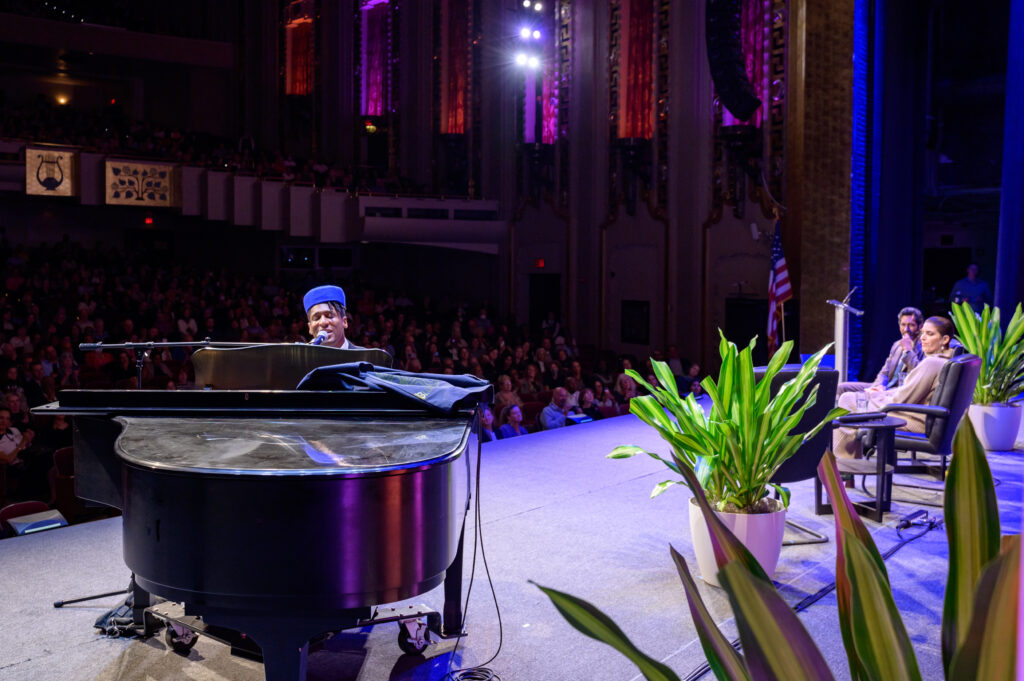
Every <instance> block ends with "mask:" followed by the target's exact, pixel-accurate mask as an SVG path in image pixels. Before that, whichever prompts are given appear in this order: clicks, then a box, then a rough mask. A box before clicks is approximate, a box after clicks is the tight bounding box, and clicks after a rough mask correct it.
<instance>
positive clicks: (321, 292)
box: [302, 286, 345, 314]
mask: <svg viewBox="0 0 1024 681" xmlns="http://www.w3.org/2000/svg"><path fill="white" fill-rule="evenodd" d="M330 302H337V303H341V306H342V307H345V292H344V291H342V290H341V287H340V286H317V287H316V288H311V289H309V292H308V293H307V294H306V295H304V296H303V297H302V306H303V307H305V308H306V314H309V310H310V308H312V307H313V306H314V305H319V304H320V303H330Z"/></svg>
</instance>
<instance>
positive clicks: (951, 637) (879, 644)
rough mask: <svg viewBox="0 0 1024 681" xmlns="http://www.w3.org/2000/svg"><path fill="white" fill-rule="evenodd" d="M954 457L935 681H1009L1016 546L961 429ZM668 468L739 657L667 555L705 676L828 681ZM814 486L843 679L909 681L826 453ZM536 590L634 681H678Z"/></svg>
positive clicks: (789, 618)
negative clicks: (832, 536)
mask: <svg viewBox="0 0 1024 681" xmlns="http://www.w3.org/2000/svg"><path fill="white" fill-rule="evenodd" d="M953 451H954V456H953V458H952V463H951V465H950V469H949V477H948V478H947V481H946V500H945V509H944V511H945V520H946V532H947V537H948V539H949V562H950V569H949V576H948V579H947V584H946V598H945V607H944V609H943V621H942V650H943V668H944V670H945V678H946V679H948V680H950V681H952V680H953V679H956V680H960V679H985V680H986V681H1011V680H1012V679H1014V678H1015V673H1016V672H1015V669H1016V637H1017V603H1018V595H1019V594H1018V590H1019V574H1020V560H1021V545H1020V544H1021V542H1020V537H1019V536H1014V537H1004V540H1003V542H1002V546H1000V542H999V515H998V509H997V507H996V498H995V487H994V485H993V482H992V474H991V471H990V470H989V467H988V463H987V461H986V460H985V451H984V449H982V446H981V443H980V442H979V441H978V438H977V436H976V435H975V433H974V428H973V426H972V425H971V422H970V420H969V419H963V420H962V421H961V424H960V428H959V429H958V430H957V433H956V437H955V440H954V444H953ZM677 465H679V466H680V470H681V471H682V473H683V475H684V477H686V479H687V482H688V483H689V484H690V485H691V486H692V487H691V488H692V489H694V495H695V497H696V499H697V502H698V503H699V504H700V506H701V508H702V509H703V510H704V518H705V520H706V522H707V524H708V530H709V532H710V535H711V540H712V545H713V547H714V549H715V558H716V561H717V563H718V566H719V570H720V572H719V579H720V581H721V582H722V585H723V587H724V589H725V591H726V592H727V594H728V596H729V602H730V604H731V605H732V610H733V614H734V615H735V617H736V623H737V628H738V629H739V634H740V641H741V643H742V645H743V654H742V655H741V654H740V653H739V652H738V651H737V650H735V649H734V648H733V647H732V646H731V645H730V644H729V642H728V640H727V639H726V638H725V637H724V636H723V635H722V632H721V631H720V630H719V629H718V627H717V625H716V624H715V622H714V620H713V619H712V618H711V616H710V614H709V613H708V610H707V608H706V607H705V605H704V602H703V600H702V599H701V597H700V594H699V592H698V591H697V587H696V584H695V583H694V580H693V578H692V577H691V576H690V571H689V568H688V567H687V565H686V561H685V560H684V559H683V557H682V556H680V555H679V553H678V552H677V551H676V550H675V549H674V548H671V547H670V553H671V555H672V559H673V561H674V562H675V564H676V569H677V571H678V572H679V577H680V579H681V580H682V582H683V588H684V589H685V591H686V597H687V601H688V602H689V606H690V613H691V616H692V617H693V621H694V624H695V627H696V630H697V634H698V636H699V638H700V642H701V646H702V647H703V649H704V654H705V655H706V656H707V659H708V664H709V665H710V666H711V669H712V671H713V672H714V674H715V676H716V677H717V678H718V679H719V680H720V681H749V680H750V679H757V680H758V681H775V680H778V681H783V680H786V681H822V680H828V679H833V678H834V677H833V675H832V673H831V671H830V670H829V668H828V666H827V665H826V663H825V660H824V656H823V655H822V654H821V652H820V651H819V650H818V648H817V646H816V645H815V643H814V641H813V639H812V638H811V637H810V635H809V634H808V633H807V630H806V629H805V628H804V626H803V624H802V623H801V622H800V620H799V618H798V617H797V616H796V613H794V612H793V610H792V609H791V608H790V607H789V606H788V605H787V604H786V602H785V601H784V600H783V599H782V597H781V596H780V595H779V594H778V593H777V592H776V591H775V589H774V587H773V585H772V583H771V581H770V580H769V579H768V577H767V576H766V575H765V574H764V571H763V570H761V568H760V565H758V563H757V561H756V560H754V558H753V557H752V556H751V555H750V553H749V552H748V551H747V550H746V549H745V548H744V547H743V545H742V544H741V543H740V542H739V541H738V540H737V539H736V537H735V536H733V535H732V533H730V532H729V530H728V528H726V527H725V525H724V524H723V523H722V521H721V520H720V519H719V518H718V516H717V515H715V514H714V513H711V512H710V505H709V503H708V500H707V498H706V497H705V495H704V493H703V491H702V490H701V489H700V486H699V485H698V484H697V480H696V478H695V477H694V474H693V471H692V470H690V469H689V468H688V467H687V466H686V465H685V464H684V463H683V462H681V461H677ZM818 474H819V477H820V478H821V479H822V482H823V483H824V484H825V488H826V490H827V492H828V496H829V499H830V501H831V503H832V508H833V510H834V513H835V523H836V596H837V603H838V608H837V610H838V615H839V625H840V630H841V633H842V637H843V646H844V648H845V650H846V655H847V660H848V662H849V667H850V678H851V679H853V681H902V680H905V681H920V679H921V672H920V668H919V667H918V664H917V659H916V657H915V655H914V650H913V647H912V645H911V642H910V637H909V636H908V634H907V631H906V627H905V626H904V624H903V620H902V618H901V617H900V614H899V611H898V610H897V609H896V604H895V601H894V600H893V597H892V590H891V588H890V586H889V576H888V573H887V571H886V568H885V562H884V561H883V560H882V557H881V555H880V554H879V552H878V549H877V547H876V546H875V543H874V541H873V540H872V539H871V535H870V533H869V532H868V530H867V528H866V527H864V524H863V523H862V522H861V520H860V518H859V517H858V515H857V513H856V512H855V510H854V507H853V504H852V503H851V502H850V500H849V498H848V497H847V496H846V491H845V489H844V487H843V484H842V481H841V480H840V475H839V470H838V468H837V467H836V463H835V459H834V458H833V456H832V454H831V453H826V455H825V456H824V457H823V458H822V462H821V464H820V465H819V467H818ZM538 586H539V585H538ZM539 588H540V589H541V590H542V591H543V592H544V593H545V594H546V595H547V596H548V597H549V598H550V599H551V601H552V603H553V604H554V605H555V607H556V608H557V609H558V611H559V612H560V613H561V614H562V615H563V616H564V617H565V618H566V620H567V621H568V622H569V623H570V624H571V625H572V626H573V627H575V628H576V629H578V630H579V631H581V632H583V633H584V634H586V635H587V636H590V637H591V638H594V639H596V640H598V641H601V642H603V643H606V644H608V645H611V646H612V647H614V648H615V649H617V650H619V651H620V652H622V653H623V654H624V655H626V656H627V657H629V659H631V660H633V661H634V662H635V663H636V664H637V666H638V667H639V669H640V671H641V673H642V674H643V675H644V678H646V679H649V680H650V681H678V679H679V677H678V676H676V674H675V673H674V672H673V671H672V670H671V669H669V668H668V667H666V666H665V665H664V664H662V663H660V662H658V661H657V660H654V659H652V658H650V657H648V656H647V655H645V654H644V653H643V652H642V651H641V650H640V649H639V648H637V647H636V646H635V645H634V644H633V643H632V641H630V640H629V638H628V637H627V636H626V634H625V633H624V632H623V631H622V630H621V629H620V628H619V627H618V626H617V625H616V624H615V622H613V621H612V620H611V619H610V618H608V616H607V615H605V614H604V613H602V612H601V611H600V610H599V609H598V608H596V607H595V606H593V605H592V604H590V603H588V602H586V601H584V600H582V599H579V598H576V597H575V596H571V595H569V594H566V593H563V592H561V591H557V590H555V589H550V588H546V587H539Z"/></svg>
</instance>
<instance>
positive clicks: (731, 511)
mask: <svg viewBox="0 0 1024 681" xmlns="http://www.w3.org/2000/svg"><path fill="white" fill-rule="evenodd" d="M719 335H720V336H721V342H720V343H719V353H720V354H721V356H722V369H721V371H720V372H719V375H718V380H717V381H715V380H714V379H713V378H711V377H710V376H709V377H707V378H705V379H704V380H703V381H701V386H702V387H703V388H704V390H705V392H706V393H707V394H708V395H709V396H710V397H711V400H712V407H711V412H710V414H705V413H704V409H703V408H702V407H701V406H700V405H699V404H698V403H697V401H696V400H695V399H694V397H693V395H687V397H686V399H683V398H681V397H680V396H679V391H678V389H677V387H676V382H675V378H674V377H673V376H672V371H671V370H670V369H669V368H668V365H667V364H665V363H664V362H659V361H656V360H653V361H652V365H653V366H654V374H655V376H656V377H657V379H658V383H659V384H660V387H654V386H652V385H650V384H648V383H647V382H646V381H645V380H644V379H643V377H641V376H640V375H639V374H638V373H636V372H635V371H632V370H628V371H627V373H628V374H629V376H630V377H631V378H632V379H633V380H634V381H636V382H637V383H638V384H640V385H642V386H643V387H645V388H646V389H647V390H648V391H649V392H650V395H646V396H644V397H635V398H633V400H631V401H630V404H629V410H630V411H631V412H632V413H633V414H636V415H637V416H638V417H639V418H640V420H642V421H643V422H644V423H646V424H648V425H649V426H651V427H653V428H654V429H655V430H657V431H658V433H659V434H660V435H661V437H662V438H663V439H664V440H665V441H666V442H668V443H669V445H670V446H671V447H672V454H673V457H671V458H662V457H661V456H659V455H658V454H656V453H654V452H648V451H646V450H644V449H642V448H640V447H636V446H633V445H623V446H620V447H616V448H615V449H614V450H613V451H612V452H611V454H609V455H608V458H611V459H626V458H629V457H632V456H635V455H637V454H647V455H648V456H650V457H653V458H655V459H657V460H658V461H661V462H662V463H663V464H665V465H666V466H667V467H668V468H669V469H670V470H671V471H672V472H673V473H675V474H676V475H678V476H679V478H677V479H673V480H665V481H664V482H660V483H658V484H657V485H656V486H655V487H654V490H653V491H652V492H651V497H652V498H653V497H656V496H658V495H659V494H661V493H662V492H664V491H665V490H666V489H668V488H669V487H671V486H673V485H687V486H689V485H688V483H687V482H686V479H685V476H684V474H683V472H682V471H681V469H680V468H679V466H680V465H682V466H685V467H686V468H689V469H690V470H691V471H693V472H694V474H695V475H696V479H697V480H698V481H699V484H700V487H701V488H702V489H703V490H704V493H705V494H706V496H707V498H708V501H709V502H710V503H711V507H712V508H714V509H715V511H716V512H717V513H718V514H719V516H720V517H721V518H722V520H723V522H725V524H726V525H727V526H728V527H729V529H730V530H731V531H732V532H733V533H734V534H736V535H737V536H738V537H739V538H740V541H742V542H744V543H745V545H746V546H747V547H748V549H749V550H750V552H751V553H753V554H754V556H755V557H756V558H757V559H758V561H759V562H760V563H761V565H762V567H763V568H764V570H765V572H766V573H768V574H769V575H770V574H772V573H774V571H775V566H776V564H777V563H778V560H779V551H780V550H781V549H782V535H783V532H784V530H785V521H786V507H787V506H788V505H789V491H788V490H786V489H785V488H783V487H780V486H778V485H775V484H773V483H772V482H771V479H772V476H774V475H775V472H776V471H777V470H778V469H779V466H781V465H782V464H783V462H785V461H786V459H788V458H789V457H790V456H792V455H793V453H794V452H796V450H797V449H798V448H799V447H800V445H802V444H803V443H804V442H805V441H807V440H808V439H810V438H812V437H814V435H815V434H816V433H817V432H818V431H819V430H820V429H821V428H822V427H823V426H824V425H825V424H826V423H829V422H830V421H831V420H832V419H833V418H835V417H836V416H840V415H842V414H845V413H846V410H845V409H833V410H831V411H830V412H829V414H828V415H827V416H826V417H825V418H824V419H822V421H821V422H820V423H818V424H816V425H815V426H814V427H813V428H811V429H810V430H809V431H807V432H805V433H795V432H793V430H794V428H795V427H796V425H797V424H798V423H799V422H800V420H801V419H802V418H803V415H804V412H805V411H807V409H809V408H810V407H811V406H813V405H814V403H815V401H816V400H817V392H818V388H817V386H815V387H814V388H812V389H811V390H810V392H809V394H808V395H807V399H806V400H803V401H802V403H801V398H802V397H803V396H804V392H805V391H806V389H807V386H808V385H809V384H810V383H811V380H812V379H813V378H814V374H815V372H816V371H817V370H818V365H819V364H820V363H821V358H822V357H823V356H824V354H825V352H827V351H828V349H829V347H830V345H828V346H825V347H824V348H822V349H821V351H820V352H818V353H817V354H815V355H814V356H812V357H811V358H810V359H808V360H807V362H806V363H805V364H804V365H803V366H802V367H801V369H800V371H799V372H798V373H797V375H796V376H795V377H794V378H793V379H791V380H789V381H787V382H786V383H784V384H783V385H782V387H781V388H780V389H779V392H778V394H777V395H775V396H772V394H771V383H772V378H773V377H774V376H775V375H776V374H778V373H779V371H780V370H781V369H782V367H783V366H784V365H785V364H786V361H787V360H788V359H789V354H790V352H791V351H792V349H793V342H792V341H786V342H785V343H783V344H782V347H780V348H779V350H778V352H776V353H775V355H774V356H773V357H772V359H771V361H770V362H769V363H768V366H767V368H766V370H765V372H764V376H763V378H762V379H761V380H760V381H759V382H758V381H757V380H756V378H755V376H754V364H753V361H752V359H751V353H752V351H753V348H754V342H755V341H756V339H754V340H752V341H751V342H750V345H749V346H747V348H746V349H744V350H743V351H742V352H740V351H739V350H738V349H737V347H736V345H735V344H734V343H730V342H729V341H727V340H726V339H725V336H724V335H722V334H721V332H719ZM827 398H828V399H831V398H832V396H831V395H829V396H828V397H827ZM666 410H667V411H668V412H669V414H671V415H672V418H669V416H668V415H667V414H666V413H665V412H666ZM771 489H774V490H776V491H777V492H778V495H779V497H780V499H773V498H771V497H769V496H768V494H769V491H770V490H771ZM690 529H691V538H692V540H693V544H694V550H695V551H696V553H697V563H698V564H699V566H700V568H701V575H702V577H703V578H704V581H705V582H708V583H709V584H713V585H715V586H717V585H718V580H717V573H718V570H717V568H716V566H715V559H714V553H713V551H712V546H711V539H710V537H709V535H708V532H707V526H706V523H705V520H704V516H703V513H702V512H701V510H700V508H699V507H698V506H696V505H695V504H693V500H692V499H691V505H690Z"/></svg>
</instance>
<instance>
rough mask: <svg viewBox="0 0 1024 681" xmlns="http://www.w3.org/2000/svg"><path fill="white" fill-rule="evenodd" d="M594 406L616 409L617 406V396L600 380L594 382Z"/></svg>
mask: <svg viewBox="0 0 1024 681" xmlns="http://www.w3.org/2000/svg"><path fill="white" fill-rule="evenodd" d="M594 404H596V405H597V406H598V407H614V406H615V404H616V402H615V394H614V393H613V392H612V391H611V390H610V389H609V388H608V387H607V386H606V385H605V384H604V381H602V380H601V379H599V378H598V379H595V380H594Z"/></svg>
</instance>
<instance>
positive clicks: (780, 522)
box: [690, 498, 786, 586]
mask: <svg viewBox="0 0 1024 681" xmlns="http://www.w3.org/2000/svg"><path fill="white" fill-rule="evenodd" d="M777 503H778V508H779V510H777V511H775V512H774V513H722V512H719V513H718V517H719V518H721V519H722V522H723V523H725V526H726V527H728V528H729V529H730V530H731V531H732V533H733V534H734V535H736V537H737V538H738V539H739V540H740V541H741V542H743V545H744V546H746V547H747V550H748V551H750V553H752V554H753V555H754V558H756V559H757V562H759V563H760V564H761V567H762V568H764V571H765V573H766V574H767V575H768V576H769V577H771V576H772V575H774V574H775V566H776V565H778V563H779V552H780V551H781V550H782V535H783V533H784V532H785V531H786V507H785V506H783V505H782V502H781V501H780V502H777ZM690 538H691V539H692V540H693V550H694V551H695V552H696V554H697V565H698V566H699V567H700V576H701V578H702V579H703V580H704V581H705V582H707V583H708V584H710V585H711V586H719V583H718V563H716V562H715V552H714V549H713V548H712V547H711V535H710V533H709V532H708V526H707V523H705V522H704V514H703V513H702V512H701V510H700V506H698V505H697V502H696V500H694V499H693V498H691V499H690Z"/></svg>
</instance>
